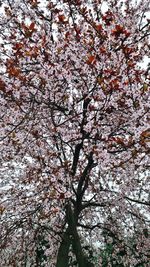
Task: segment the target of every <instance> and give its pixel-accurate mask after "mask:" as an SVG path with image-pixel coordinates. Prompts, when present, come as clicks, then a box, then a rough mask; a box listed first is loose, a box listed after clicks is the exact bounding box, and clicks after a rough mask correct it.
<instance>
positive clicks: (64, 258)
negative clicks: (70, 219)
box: [56, 228, 71, 267]
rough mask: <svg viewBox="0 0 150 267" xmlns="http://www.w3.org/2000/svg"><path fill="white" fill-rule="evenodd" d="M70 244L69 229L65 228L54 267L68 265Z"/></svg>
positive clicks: (65, 266)
mask: <svg viewBox="0 0 150 267" xmlns="http://www.w3.org/2000/svg"><path fill="white" fill-rule="evenodd" d="M70 244H71V241H70V236H69V228H67V229H66V232H65V233H64V235H63V239H62V242H61V244H60V247H59V250H58V255H57V263H56V267H68V264H69V256H68V254H69V248H70Z"/></svg>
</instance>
